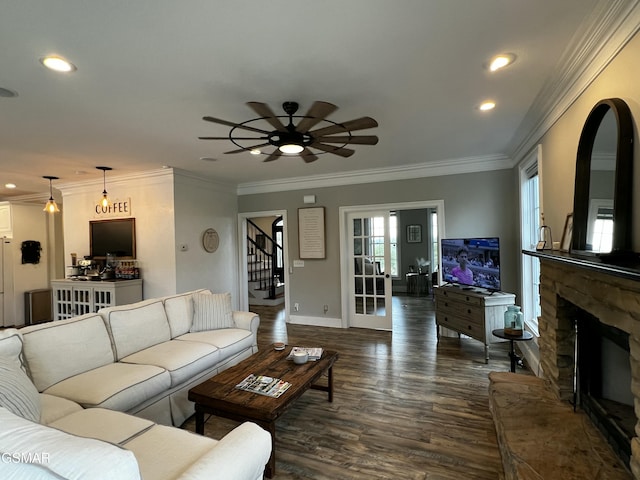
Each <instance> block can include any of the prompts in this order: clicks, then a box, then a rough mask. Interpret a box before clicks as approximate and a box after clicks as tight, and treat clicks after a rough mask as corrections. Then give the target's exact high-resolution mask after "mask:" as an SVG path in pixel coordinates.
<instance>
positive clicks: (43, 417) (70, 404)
mask: <svg viewBox="0 0 640 480" xmlns="http://www.w3.org/2000/svg"><path fill="white" fill-rule="evenodd" d="M80 410H82V407H81V406H80V404H78V403H76V402H74V401H71V400H69V399H66V398H62V397H56V396H55V395H48V394H46V393H41V394H40V423H41V424H42V425H49V424H50V423H51V422H55V421H56V420H58V419H59V418H62V417H66V416H67V415H71V414H72V413H74V412H78V411H80Z"/></svg>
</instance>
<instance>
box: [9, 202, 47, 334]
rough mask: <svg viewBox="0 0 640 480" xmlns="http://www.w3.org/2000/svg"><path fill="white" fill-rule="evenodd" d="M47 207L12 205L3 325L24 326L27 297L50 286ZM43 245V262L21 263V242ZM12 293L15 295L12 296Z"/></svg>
mask: <svg viewBox="0 0 640 480" xmlns="http://www.w3.org/2000/svg"><path fill="white" fill-rule="evenodd" d="M43 206H44V204H31V205H30V204H20V203H13V202H12V203H11V210H12V212H11V214H12V217H13V238H11V239H10V240H7V241H9V242H10V243H9V244H7V243H5V248H9V249H10V250H11V263H12V265H10V266H5V268H8V269H11V270H13V274H12V277H11V278H8V277H5V285H4V289H5V299H4V301H5V306H4V316H5V318H4V324H5V326H7V325H15V326H21V325H24V323H25V311H24V294H25V292H27V291H29V290H38V289H41V288H48V287H49V274H48V272H49V266H48V265H49V247H48V242H47V240H48V237H47V214H46V213H45V212H43V211H42V207H43ZM25 240H36V241H38V242H40V245H41V247H42V251H41V252H40V263H37V264H34V263H25V264H23V263H22V251H21V246H22V242H24V241H25ZM11 292H12V293H11Z"/></svg>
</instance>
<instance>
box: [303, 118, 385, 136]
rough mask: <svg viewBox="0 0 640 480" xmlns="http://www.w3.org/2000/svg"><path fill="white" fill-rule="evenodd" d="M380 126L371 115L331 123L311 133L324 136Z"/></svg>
mask: <svg viewBox="0 0 640 480" xmlns="http://www.w3.org/2000/svg"><path fill="white" fill-rule="evenodd" d="M377 126H378V122H376V121H375V120H374V119H373V118H371V117H362V118H356V119H355V120H349V121H348V122H344V123H340V124H338V125H331V126H329V127H324V128H319V129H318V130H314V131H313V132H309V133H311V135H313V136H314V137H324V136H327V135H331V134H333V133H344V132H354V131H356V130H364V129H366V128H374V127H377Z"/></svg>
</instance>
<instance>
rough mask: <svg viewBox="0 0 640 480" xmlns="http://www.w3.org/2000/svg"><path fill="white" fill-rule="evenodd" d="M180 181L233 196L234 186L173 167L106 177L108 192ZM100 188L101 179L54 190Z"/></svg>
mask: <svg viewBox="0 0 640 480" xmlns="http://www.w3.org/2000/svg"><path fill="white" fill-rule="evenodd" d="M181 179H187V180H188V181H189V182H191V183H197V184H201V185H202V187H203V188H211V187H212V186H215V187H216V189H217V190H219V191H226V192H228V193H230V194H235V185H232V186H230V185H229V184H227V183H222V182H219V181H216V180H212V179H210V178H205V177H202V176H198V175H196V174H194V173H191V172H188V171H186V170H182V169H179V168H173V167H166V168H160V169H157V170H147V171H143V172H134V173H130V174H125V175H109V176H107V190H109V186H116V185H130V184H131V183H132V182H133V183H136V184H138V185H154V184H160V183H166V182H167V181H171V182H172V183H173V182H177V181H180V180H181ZM102 186H103V179H102V178H93V179H90V180H82V181H75V182H67V183H58V184H56V186H55V189H57V190H59V191H60V192H62V194H63V195H75V194H82V193H86V192H88V191H91V190H94V189H97V188H98V189H100V190H102ZM47 198H48V197H47ZM45 201H46V200H45Z"/></svg>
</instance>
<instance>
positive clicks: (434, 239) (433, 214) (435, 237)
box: [430, 209, 439, 272]
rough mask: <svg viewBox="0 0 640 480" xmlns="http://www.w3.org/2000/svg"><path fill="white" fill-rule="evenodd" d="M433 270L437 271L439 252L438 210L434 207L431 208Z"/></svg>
mask: <svg viewBox="0 0 640 480" xmlns="http://www.w3.org/2000/svg"><path fill="white" fill-rule="evenodd" d="M430 218H431V265H433V267H431V271H432V272H435V271H436V270H437V269H438V262H439V254H438V212H437V211H436V210H435V209H434V210H431V214H430Z"/></svg>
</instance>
